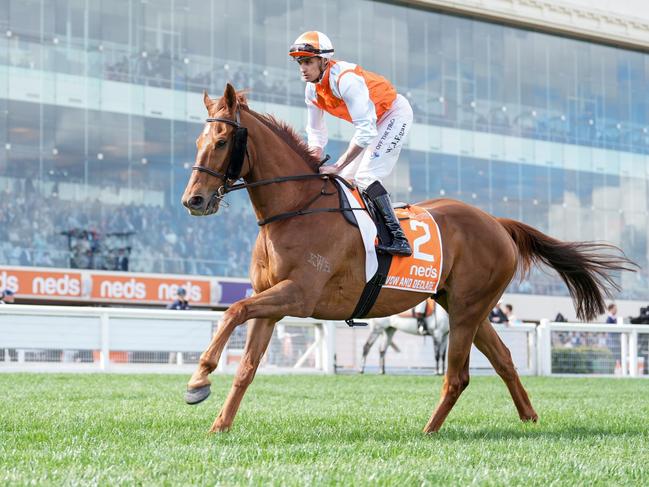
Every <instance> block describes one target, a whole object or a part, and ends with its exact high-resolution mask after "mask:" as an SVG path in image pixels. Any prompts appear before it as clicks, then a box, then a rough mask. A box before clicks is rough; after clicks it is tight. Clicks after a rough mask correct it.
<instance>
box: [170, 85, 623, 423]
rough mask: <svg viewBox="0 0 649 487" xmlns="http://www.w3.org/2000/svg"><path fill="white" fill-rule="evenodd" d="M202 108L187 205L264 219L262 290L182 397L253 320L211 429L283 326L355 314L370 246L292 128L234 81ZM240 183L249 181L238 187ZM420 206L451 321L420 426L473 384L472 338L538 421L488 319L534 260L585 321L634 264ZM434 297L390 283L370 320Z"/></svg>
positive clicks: (597, 248) (258, 249)
mask: <svg viewBox="0 0 649 487" xmlns="http://www.w3.org/2000/svg"><path fill="white" fill-rule="evenodd" d="M204 103H205V107H206V108H207V112H208V116H209V118H208V119H207V120H206V124H205V127H204V129H203V131H202V133H201V134H200V136H199V137H198V139H197V141H196V145H197V154H196V163H195V166H193V168H192V169H193V171H192V173H191V175H190V178H189V181H188V183H187V187H186V188H185V193H184V194H183V197H182V203H183V205H184V206H186V207H187V208H188V210H189V212H190V213H191V214H192V215H203V216H204V215H211V214H214V213H216V212H217V211H218V209H219V205H220V203H221V200H222V199H223V197H224V196H225V194H226V193H227V192H229V191H233V190H235V189H242V188H245V189H246V190H247V191H248V194H249V197H250V201H251V202H252V206H253V208H254V211H255V214H256V215H257V218H258V219H259V224H260V230H259V235H258V236H257V240H256V243H255V246H254V249H253V253H252V259H251V265H250V278H251V281H252V286H253V289H254V292H255V293H254V295H253V296H251V297H249V298H246V299H242V300H241V301H238V302H237V303H235V304H233V305H232V306H230V308H228V310H227V311H226V312H225V313H224V315H223V318H222V320H221V322H220V323H219V327H218V329H217V331H216V333H215V334H214V336H213V337H212V340H211V342H210V344H209V346H208V347H207V349H206V350H205V351H204V352H203V353H202V354H201V357H200V361H199V364H198V366H197V369H196V371H195V372H194V374H193V375H192V377H191V379H190V380H189V383H188V388H187V391H186V393H185V400H186V401H187V402H188V403H190V404H196V403H198V402H200V401H202V400H204V399H205V398H206V397H207V396H208V395H209V393H210V380H209V378H208V376H209V374H210V373H211V372H212V371H214V369H215V368H216V366H217V364H218V362H219V358H220V356H221V353H222V351H223V349H224V346H225V344H226V343H227V341H228V338H229V337H230V335H231V334H232V332H233V331H234V329H235V328H236V327H237V326H239V325H241V324H242V323H245V322H248V334H247V340H246V345H245V350H244V354H243V357H242V358H241V362H240V364H239V367H238V370H237V372H236V375H235V377H234V380H233V383H232V388H231V389H230V392H229V394H228V396H227V398H226V400H225V403H224V404H223V407H222V409H221V412H220V413H219V415H218V417H217V418H216V419H215V421H214V423H213V425H212V428H211V430H210V431H213V432H214V431H224V430H228V429H229V428H230V427H231V425H232V423H233V421H234V417H235V415H236V413H237V409H238V408H239V404H240V403H241V400H242V398H243V396H244V394H245V392H246V389H247V388H248V386H249V385H250V383H251V382H252V380H253V378H254V376H255V373H256V370H257V367H258V365H259V362H260V359H261V358H262V356H263V355H264V352H265V350H266V347H267V346H268V342H269V340H270V338H271V335H272V333H273V329H274V325H275V323H276V322H277V321H278V320H280V319H281V318H282V317H284V316H297V317H314V318H318V319H324V320H343V319H346V318H349V317H351V315H352V313H353V311H354V309H355V307H356V304H357V301H358V299H359V296H360V295H361V291H362V290H363V288H364V286H365V271H364V269H365V249H364V247H363V244H362V241H361V236H360V234H359V232H358V230H357V229H355V228H353V227H352V226H351V225H349V224H348V223H347V222H346V220H345V219H344V218H343V215H342V213H341V212H340V211H339V210H336V209H337V208H338V206H339V204H338V196H337V189H336V187H335V186H334V184H335V183H334V181H333V179H335V178H334V177H332V176H325V175H318V167H319V165H320V161H318V160H317V158H316V157H315V156H314V155H313V154H312V153H311V152H310V151H309V149H308V148H307V146H306V144H305V143H304V142H303V141H302V140H301V139H300V138H299V137H298V136H297V135H296V134H295V133H294V132H293V131H292V130H291V129H290V127H288V126H287V125H286V124H284V123H282V122H279V121H277V120H275V119H274V118H273V117H271V116H268V115H260V114H258V113H255V112H254V111H252V110H251V109H250V108H249V107H248V105H247V102H246V99H245V96H244V95H243V94H241V93H237V92H236V91H235V89H234V88H233V86H232V85H230V84H227V86H226V88H225V91H224V94H223V96H222V97H221V98H220V99H218V100H212V99H210V98H209V96H208V95H207V93H205V94H204ZM239 178H242V179H243V181H244V182H243V183H238V184H234V183H235V181H236V180H237V179H239ZM418 205H419V206H421V207H423V208H425V209H426V210H428V211H429V212H430V214H431V215H432V216H433V217H434V218H435V221H436V222H437V224H438V226H439V229H440V234H441V236H442V241H443V263H444V264H443V269H442V275H441V280H440V286H439V289H438V292H437V294H436V295H435V300H436V301H437V303H439V304H440V305H441V306H443V307H444V309H446V310H447V312H448V314H449V317H450V334H449V347H448V369H447V372H446V376H445V378H444V384H443V387H442V392H441V399H440V401H439V404H438V405H437V408H436V409H435V410H434V412H433V414H432V416H431V418H430V420H429V421H428V423H427V424H426V426H425V428H424V431H425V432H434V431H438V430H439V429H440V427H441V426H442V423H443V422H444V420H445V419H446V417H447V416H448V414H449V412H450V411H451V409H452V408H453V406H454V404H455V403H456V401H457V400H458V398H459V396H460V394H461V393H462V391H463V390H464V389H465V388H466V387H467V385H468V383H469V352H470V349H471V344H472V343H475V345H476V346H477V348H478V349H479V350H480V351H481V352H482V353H483V354H484V355H485V356H486V357H487V358H488V359H489V361H490V362H491V364H492V365H493V367H494V369H495V370H496V372H497V373H498V375H500V377H501V378H502V379H503V380H504V382H505V384H506V385H507V388H508V389H509V392H510V394H511V396H512V399H513V401H514V404H515V406H516V409H517V410H518V415H519V416H520V418H521V419H522V420H523V421H536V420H537V419H538V416H537V414H536V411H535V410H534V408H533V407H532V404H531V402H530V400H529V398H528V395H527V392H526V391H525V389H524V388H523V385H522V384H521V381H520V379H519V377H518V374H517V372H516V369H515V368H514V364H513V362H512V359H511V354H510V352H509V350H508V349H507V347H506V346H505V345H504V344H503V342H502V341H501V339H500V338H499V337H498V335H497V334H496V332H495V331H494V328H493V327H492V326H491V324H490V323H489V321H488V320H487V316H488V314H489V310H491V309H492V308H493V307H494V305H495V304H496V302H497V301H498V299H499V298H500V296H501V294H502V293H503V291H504V290H505V288H506V287H507V285H508V283H509V282H510V281H511V280H512V278H513V276H514V274H515V273H516V271H517V268H520V271H521V274H522V275H525V274H526V272H527V271H528V270H529V267H530V265H532V264H533V263H536V262H540V263H543V264H546V265H548V266H550V267H552V268H554V269H555V270H556V271H557V272H558V273H559V275H560V276H561V277H562V279H563V280H564V281H565V282H566V284H567V286H568V289H569V290H570V293H571V295H572V297H573V300H574V302H575V306H576V309H577V315H578V316H579V317H580V318H582V319H592V318H594V317H595V316H596V315H598V314H600V313H602V312H603V311H604V296H605V295H606V294H607V293H608V289H609V288H610V287H613V288H616V289H617V287H616V285H615V283H614V281H613V280H612V278H611V277H610V275H609V273H610V271H616V270H630V269H631V267H632V263H631V262H630V261H629V260H627V259H626V258H625V257H624V256H621V255H617V254H612V253H611V252H608V251H617V248H616V247H612V246H609V245H606V244H596V243H574V242H561V241H558V240H556V239H553V238H551V237H548V236H546V235H544V234H542V233H541V232H539V231H537V230H535V229H534V228H532V227H529V226H527V225H525V224H523V223H519V222H517V221H513V220H508V219H504V218H494V217H493V216H491V215H489V214H487V213H485V212H483V211H481V210H479V209H477V208H474V207H471V206H469V205H467V204H465V203H462V202H460V201H454V200H450V199H437V200H429V201H424V202H421V203H418ZM223 231H224V232H228V229H227V228H224V229H223ZM214 250H215V251H217V252H218V249H214ZM427 297H428V293H417V292H409V291H402V290H395V289H385V288H384V289H382V290H381V292H380V294H379V296H378V299H377V300H376V303H375V304H374V306H373V307H372V309H371V311H370V313H369V314H368V317H381V316H388V315H392V314H395V313H399V312H401V311H405V310H407V309H409V308H412V307H414V306H415V305H416V304H417V303H419V302H421V301H423V300H424V299H426V298H427ZM249 320H250V321H249Z"/></svg>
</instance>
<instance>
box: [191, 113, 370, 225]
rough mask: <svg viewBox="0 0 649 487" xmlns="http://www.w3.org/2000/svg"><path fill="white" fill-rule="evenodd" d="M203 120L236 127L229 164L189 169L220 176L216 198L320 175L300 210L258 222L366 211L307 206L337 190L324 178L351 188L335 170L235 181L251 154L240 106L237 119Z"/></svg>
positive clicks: (363, 209)
mask: <svg viewBox="0 0 649 487" xmlns="http://www.w3.org/2000/svg"><path fill="white" fill-rule="evenodd" d="M205 121H206V122H222V123H226V124H228V125H231V126H232V127H234V128H235V129H236V130H235V133H234V139H233V142H234V143H233V147H232V151H231V152H230V160H229V161H228V166H227V168H226V170H225V173H220V172H218V171H214V170H212V169H209V168H207V167H204V166H198V165H194V166H192V171H199V172H204V173H205V174H209V175H210V176H214V177H216V178H219V179H221V180H223V186H221V187H219V189H218V190H217V194H216V195H215V196H216V198H217V199H219V200H223V198H225V195H226V194H228V193H230V192H232V191H238V190H240V189H247V188H256V187H258V186H267V185H269V184H276V183H286V182H291V181H304V180H308V179H320V180H322V181H323V183H322V188H321V189H320V192H319V193H318V194H317V195H316V196H315V197H314V198H312V199H311V200H309V202H308V203H307V204H306V205H304V206H303V207H302V208H300V209H299V210H294V211H287V212H285V213H280V214H278V215H273V216H270V217H268V218H264V219H262V220H258V221H257V225H259V226H260V227H261V226H264V225H267V224H268V223H272V222H275V221H278V220H285V219H287V218H293V217H296V216H302V215H308V214H311V213H334V212H335V213H342V212H345V211H356V210H361V211H367V210H366V209H365V208H340V207H338V208H310V206H311V205H312V204H313V203H315V202H316V201H317V200H319V199H320V198H321V197H322V196H331V195H334V194H336V193H335V192H331V193H329V192H327V191H326V189H325V188H326V186H327V181H333V180H337V181H339V182H341V183H342V184H344V185H345V186H347V188H349V189H353V186H352V185H351V184H350V183H349V182H348V181H347V180H346V179H345V178H343V177H341V176H338V175H337V174H320V173H312V174H297V175H293V176H281V177H277V178H271V179H262V180H260V181H254V182H252V183H247V182H245V181H244V182H241V183H237V182H236V181H237V180H239V179H240V177H241V176H240V174H241V169H242V168H243V161H244V155H245V157H247V158H248V161H250V154H249V153H248V130H247V129H246V128H245V127H242V126H241V120H240V115H239V110H238V109H237V113H236V120H231V119H229V118H219V117H215V118H206V119H205ZM327 159H329V156H327V157H326V158H325V159H324V160H323V161H322V162H321V163H320V165H322V164H324V163H325V162H326V161H327ZM230 181H234V184H229V182H230ZM338 191H339V189H338V188H337V187H336V192H338Z"/></svg>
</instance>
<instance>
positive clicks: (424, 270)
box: [410, 264, 437, 279]
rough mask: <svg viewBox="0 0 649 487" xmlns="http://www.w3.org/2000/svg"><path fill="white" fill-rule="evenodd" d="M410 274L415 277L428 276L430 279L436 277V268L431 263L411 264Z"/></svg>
mask: <svg viewBox="0 0 649 487" xmlns="http://www.w3.org/2000/svg"><path fill="white" fill-rule="evenodd" d="M410 275H411V276H417V277H430V278H432V279H437V269H435V268H434V267H433V266H432V265H429V266H423V265H414V264H413V265H411V266H410Z"/></svg>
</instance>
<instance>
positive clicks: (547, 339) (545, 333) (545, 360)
mask: <svg viewBox="0 0 649 487" xmlns="http://www.w3.org/2000/svg"><path fill="white" fill-rule="evenodd" d="M537 332H538V333H537V342H536V345H537V359H538V360H537V370H538V374H539V375H551V374H552V331H551V330H550V320H547V319H543V320H541V324H540V325H539V327H538V328H537Z"/></svg>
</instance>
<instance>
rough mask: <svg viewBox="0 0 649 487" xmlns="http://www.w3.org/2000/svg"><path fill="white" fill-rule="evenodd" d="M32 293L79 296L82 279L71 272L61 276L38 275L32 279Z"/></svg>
mask: <svg viewBox="0 0 649 487" xmlns="http://www.w3.org/2000/svg"><path fill="white" fill-rule="evenodd" d="M32 294H44V295H46V296H79V294H81V281H80V280H79V279H77V278H75V277H70V275H69V274H63V276H61V277H58V278H57V277H42V276H39V277H36V278H34V280H33V281H32Z"/></svg>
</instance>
